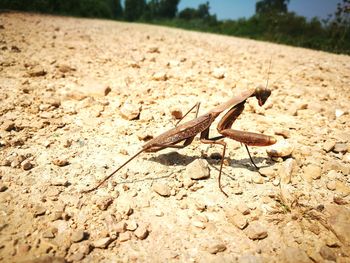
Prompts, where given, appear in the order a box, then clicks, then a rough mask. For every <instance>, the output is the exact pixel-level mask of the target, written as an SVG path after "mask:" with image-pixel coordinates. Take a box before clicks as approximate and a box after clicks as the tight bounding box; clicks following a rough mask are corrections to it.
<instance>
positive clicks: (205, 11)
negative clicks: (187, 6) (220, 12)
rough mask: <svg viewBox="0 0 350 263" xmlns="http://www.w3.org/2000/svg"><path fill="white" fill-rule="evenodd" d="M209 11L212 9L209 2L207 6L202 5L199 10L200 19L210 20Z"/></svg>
mask: <svg viewBox="0 0 350 263" xmlns="http://www.w3.org/2000/svg"><path fill="white" fill-rule="evenodd" d="M209 9H210V7H209V2H206V3H205V4H200V5H199V6H198V8H197V16H198V18H202V19H205V18H208V17H209V16H210V13H209Z"/></svg>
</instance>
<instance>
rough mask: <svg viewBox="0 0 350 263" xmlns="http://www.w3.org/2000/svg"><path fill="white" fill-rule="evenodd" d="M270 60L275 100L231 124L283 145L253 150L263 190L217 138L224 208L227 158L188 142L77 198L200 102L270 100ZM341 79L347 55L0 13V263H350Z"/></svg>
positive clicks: (253, 105) (244, 161) (345, 88)
mask: <svg viewBox="0 0 350 263" xmlns="http://www.w3.org/2000/svg"><path fill="white" fill-rule="evenodd" d="M271 57H272V66H271V70H270V77H269V79H270V81H269V83H270V84H269V88H270V89H272V95H271V97H270V98H269V100H268V101H267V103H266V104H265V105H264V107H262V108H260V107H259V106H257V102H256V100H255V99H253V98H252V99H250V100H248V102H247V104H246V109H245V111H244V113H243V114H242V116H241V117H240V118H239V120H238V121H237V122H235V124H234V127H235V129H241V130H249V131H253V132H260V133H264V134H268V135H273V136H275V138H276V139H277V140H278V141H279V143H278V144H281V145H282V146H283V145H285V146H286V145H287V147H284V148H285V149H284V150H285V151H288V152H287V153H285V154H283V156H280V157H274V158H270V157H269V156H268V155H267V153H266V148H264V147H260V148H259V147H252V148H251V151H252V154H253V156H254V159H255V160H256V162H257V164H258V166H260V167H263V168H262V169H260V172H261V173H262V175H263V176H261V175H259V174H258V173H257V172H256V170H254V169H252V167H251V165H250V163H249V158H248V156H247V154H246V152H245V149H244V147H241V145H240V144H239V143H237V142H234V141H232V140H229V139H226V142H227V144H228V148H227V155H226V159H225V162H224V168H223V178H222V183H223V188H224V190H225V191H226V192H227V193H228V194H229V198H226V197H225V196H224V195H223V194H222V193H221V192H220V190H219V188H218V185H217V176H218V168H219V162H220V158H221V155H220V154H221V148H220V147H218V146H208V145H203V144H201V143H200V142H199V140H198V139H197V138H196V139H195V141H194V142H193V143H192V144H191V145H190V146H188V147H186V148H185V149H182V150H178V151H174V150H173V149H166V150H163V151H161V152H158V153H145V154H143V155H141V156H140V157H137V158H136V159H135V160H133V161H132V162H131V163H130V164H129V165H128V166H127V167H125V168H124V169H122V170H121V171H120V172H119V173H117V174H116V175H115V176H114V177H113V178H112V179H111V180H109V181H108V182H107V183H106V184H104V185H103V186H102V187H101V188H99V189H98V190H97V191H95V192H93V193H91V194H82V193H81V191H82V190H85V189H88V188H89V187H91V186H93V185H95V184H96V182H97V181H98V180H100V179H102V178H104V177H105V176H106V175H107V174H108V173H110V172H111V171H112V170H113V169H115V168H117V167H118V165H120V164H122V163H123V162H124V161H125V160H127V159H128V158H129V157H130V156H131V155H133V154H134V153H136V152H137V151H138V150H139V149H140V147H141V145H143V144H144V143H145V141H147V140H148V139H150V138H152V136H155V135H157V134H160V133H161V132H163V131H166V130H168V129H170V128H172V127H174V125H175V122H176V120H175V118H177V117H179V115H181V114H183V113H185V112H186V110H187V109H189V108H190V107H191V106H193V105H194V104H195V103H196V102H197V101H201V102H202V104H201V109H200V112H201V113H203V112H205V111H207V110H209V109H211V108H213V107H214V106H217V105H219V104H220V103H222V102H224V101H226V100H228V99H229V98H230V97H232V96H234V95H237V94H238V93H239V89H246V88H251V87H256V86H257V85H261V84H262V85H265V83H266V79H267V72H268V67H269V66H268V65H269V61H270V58H271ZM349 73H350V57H349V56H343V55H334V54H329V53H324V52H317V51H311V50H307V49H299V48H293V47H287V46H282V45H275V44H270V43H264V42H257V41H251V40H246V39H240V38H234V37H226V36H219V35H213V34H204V33H196V32H189V31H183V30H177V29H169V28H163V27H157V26H149V25H141V24H128V23H119V22H113V21H104V20H88V19H76V18H69V17H54V16H43V15H34V14H21V13H1V14H0V150H1V152H0V165H1V166H0V214H1V216H0V261H3V262H21V261H25V262H27V261H28V262H65V261H68V262H76V261H82V262H117V261H122V262H127V261H136V262H282V261H283V262H330V261H336V262H349V261H350V207H349V202H350V200H349V195H350V186H349V184H350V176H349V175H350V128H349V127H350V126H349V123H350V114H349V113H350V103H349V102H350V95H349V94H350V93H349V84H350V74H349ZM192 116H193V115H192ZM192 116H191V115H190V116H189V117H188V119H190V118H191V117H192ZM215 127H216V123H215V124H214V125H213V126H212V130H211V134H213V135H215V134H217V132H216V128H215ZM273 147H275V148H276V147H278V146H273ZM270 151H271V149H270ZM45 260H46V261H45Z"/></svg>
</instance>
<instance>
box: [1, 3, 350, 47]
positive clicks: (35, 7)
mask: <svg viewBox="0 0 350 263" xmlns="http://www.w3.org/2000/svg"><path fill="white" fill-rule="evenodd" d="M0 9H1V11H2V12H4V11H8V10H19V11H29V12H40V13H48V14H56V15H66V16H77V17H91V18H106V19H114V20H119V21H128V22H142V23H152V24H160V25H165V26H171V27H179V28H184V29H189V30H198V31H203V32H212V33H217V34H225V35H232V36H239V37H245V38H251V39H257V40H264V41H270V42H276V43H282V44H288V45H293V46H300V47H306V48H312V49H318V50H324V51H329V52H334V53H344V54H350V0H308V1H302V0H260V1H254V0H241V1H231V0H220V1H214V0H212V1H202V0H181V1H180V0H147V1H146V0H69V1H65V0H31V1H28V0H0Z"/></svg>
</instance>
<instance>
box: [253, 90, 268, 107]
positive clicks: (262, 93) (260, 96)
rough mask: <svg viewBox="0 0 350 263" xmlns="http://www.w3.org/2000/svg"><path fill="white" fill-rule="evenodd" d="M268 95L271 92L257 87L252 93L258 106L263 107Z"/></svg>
mask: <svg viewBox="0 0 350 263" xmlns="http://www.w3.org/2000/svg"><path fill="white" fill-rule="evenodd" d="M270 95H271V90H269V89H268V88H265V87H262V86H259V87H257V88H256V89H255V92H254V96H255V97H256V99H257V100H258V103H259V106H262V105H264V104H265V102H266V100H267V99H268V97H270Z"/></svg>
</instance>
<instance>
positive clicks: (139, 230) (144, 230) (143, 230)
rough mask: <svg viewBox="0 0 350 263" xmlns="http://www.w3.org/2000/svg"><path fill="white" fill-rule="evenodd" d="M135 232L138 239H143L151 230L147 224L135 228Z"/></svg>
mask: <svg viewBox="0 0 350 263" xmlns="http://www.w3.org/2000/svg"><path fill="white" fill-rule="evenodd" d="M134 234H135V236H136V237H137V238H138V239H141V240H143V239H145V238H147V236H148V234H149V231H148V229H147V227H146V226H140V227H138V228H137V229H136V230H135V232H134Z"/></svg>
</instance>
